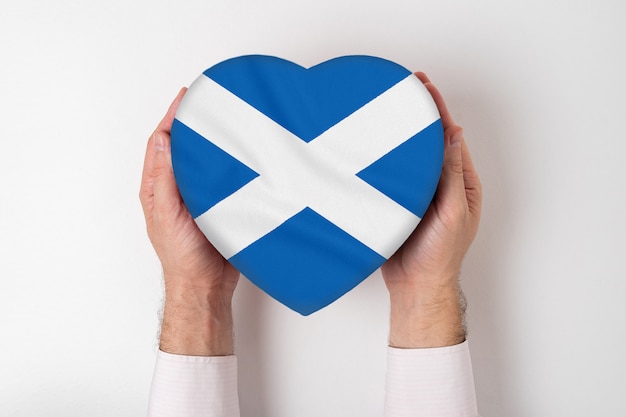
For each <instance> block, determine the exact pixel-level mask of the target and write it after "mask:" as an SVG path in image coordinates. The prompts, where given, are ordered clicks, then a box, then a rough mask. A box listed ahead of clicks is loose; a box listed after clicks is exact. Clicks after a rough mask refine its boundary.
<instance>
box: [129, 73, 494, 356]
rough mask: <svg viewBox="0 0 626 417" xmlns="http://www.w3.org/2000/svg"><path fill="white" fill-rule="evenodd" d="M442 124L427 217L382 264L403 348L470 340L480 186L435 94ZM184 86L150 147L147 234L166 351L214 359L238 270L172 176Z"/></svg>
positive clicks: (226, 328) (227, 342)
mask: <svg viewBox="0 0 626 417" xmlns="http://www.w3.org/2000/svg"><path fill="white" fill-rule="evenodd" d="M416 75H417V77H418V78H419V79H420V80H421V81H422V82H423V83H424V85H425V86H426V88H427V89H428V91H429V92H430V94H431V95H432V96H433V99H434V100H435V103H436V104H437V107H438V109H439V113H440V115H441V118H442V122H443V127H444V138H445V153H444V164H443V171H442V174H441V179H440V182H439V186H438V188H437V192H436V194H435V197H434V199H433V201H432V203H431V205H430V207H429V209H428V211H427V212H426V214H425V215H424V218H423V219H422V221H421V222H420V224H419V225H418V227H417V228H416V229H415V231H414V232H413V234H412V235H411V236H410V237H409V239H408V240H407V241H406V242H405V243H404V244H403V245H402V247H400V249H398V251H397V252H396V253H395V254H394V255H393V256H392V257H391V258H390V259H389V260H388V261H387V262H386V263H385V264H384V265H383V266H382V268H381V269H382V273H383V277H384V280H385V284H386V286H387V289H388V290H389V294H390V301H391V317H390V337H389V343H390V345H391V346H394V347H401V348H425V347H438V346H450V345H454V344H458V343H460V342H462V341H463V340H464V338H465V331H464V328H463V305H462V304H463V303H462V301H461V297H460V288H459V275H460V270H461V262H462V260H463V257H464V256H465V253H466V252H467V250H468V249H469V246H470V244H471V242H472V241H473V239H474V236H475V235H476V231H477V230H478V223H479V219H480V211H481V200H482V189H481V184H480V180H479V178H478V174H477V173H476V170H475V169H474V165H473V163H472V160H471V157H470V154H469V150H468V148H467V145H466V143H465V140H464V138H463V130H462V129H461V127H459V126H457V125H456V124H455V123H454V121H453V120H452V117H451V116H450V112H449V111H448V109H447V107H446V104H445V102H444V100H443V97H442V96H441V94H440V92H439V91H438V90H437V88H436V87H435V86H434V85H433V84H432V83H431V82H430V80H429V79H428V77H427V76H426V74H424V73H417V74H416ZM185 91H186V89H184V88H183V89H182V90H181V91H180V92H179V93H178V96H177V97H176V99H175V100H174V102H173V103H172V104H171V105H170V108H169V109H168V111H167V114H166V115H165V117H164V118H163V120H161V122H160V123H159V125H158V126H157V128H156V130H155V131H154V133H153V134H152V135H151V136H150V139H149V141H148V148H147V151H146V157H145V162H144V169H143V177H142V181H141V190H140V193H139V196H140V200H141V204H142V207H143V210H144V215H145V218H146V226H147V230H148V236H149V238H150V241H151V242H152V245H153V246H154V249H155V251H156V253H157V255H158V257H159V259H160V261H161V264H162V266H163V274H164V279H165V308H164V312H163V323H162V328H161V340H160V348H161V350H163V351H165V352H169V353H177V354H186V355H200V356H217V355H230V354H232V353H233V350H234V348H233V338H232V308H231V303H232V297H233V293H234V291H235V287H236V286H237V281H238V279H239V272H238V271H237V270H236V269H235V268H234V267H233V266H232V265H231V264H230V263H229V262H228V261H226V259H224V258H223V257H222V256H221V255H220V254H219V252H217V250H216V249H215V248H214V247H213V245H211V243H209V241H208V240H207V239H206V237H205V236H204V234H203V233H202V232H201V231H200V229H199V228H198V226H197V225H196V223H195V222H194V220H193V218H192V217H191V215H190V214H189V211H188V210H187V208H186V207H185V205H184V203H183V201H182V199H181V197H180V194H179V192H178V188H177V186H176V182H175V180H174V173H173V170H172V162H171V154H170V129H171V126H172V122H173V120H174V115H175V113H176V109H177V108H178V104H179V103H180V101H181V100H182V97H183V95H184V94H185Z"/></svg>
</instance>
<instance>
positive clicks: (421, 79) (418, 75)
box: [415, 71, 430, 84]
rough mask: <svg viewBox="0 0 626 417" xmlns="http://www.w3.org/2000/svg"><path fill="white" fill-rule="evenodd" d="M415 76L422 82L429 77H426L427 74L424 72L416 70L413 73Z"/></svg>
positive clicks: (425, 81)
mask: <svg viewBox="0 0 626 417" xmlns="http://www.w3.org/2000/svg"><path fill="white" fill-rule="evenodd" d="M415 76H416V77H417V78H419V80H420V81H421V82H422V83H424V84H426V83H429V82H430V79H429V78H428V75H426V73H425V72H421V71H418V72H416V73H415Z"/></svg>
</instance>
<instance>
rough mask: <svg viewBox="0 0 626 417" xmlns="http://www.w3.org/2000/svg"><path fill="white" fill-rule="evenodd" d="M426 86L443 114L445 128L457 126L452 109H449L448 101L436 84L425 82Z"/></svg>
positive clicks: (442, 120) (442, 121) (442, 119)
mask: <svg viewBox="0 0 626 417" xmlns="http://www.w3.org/2000/svg"><path fill="white" fill-rule="evenodd" d="M424 86H425V87H426V88H427V89H428V92H429V93H430V95H431V96H432V97H433V100H434V101H435V104H436V105H437V109H438V110H439V115H440V116H441V123H442V124H443V129H444V130H446V129H448V128H451V127H454V126H456V124H455V123H454V120H452V115H451V114H450V111H449V110H448V106H447V105H446V102H445V100H444V99H443V96H442V95H441V93H440V92H439V90H438V89H437V87H435V85H434V84H433V83H430V82H429V83H426V84H424Z"/></svg>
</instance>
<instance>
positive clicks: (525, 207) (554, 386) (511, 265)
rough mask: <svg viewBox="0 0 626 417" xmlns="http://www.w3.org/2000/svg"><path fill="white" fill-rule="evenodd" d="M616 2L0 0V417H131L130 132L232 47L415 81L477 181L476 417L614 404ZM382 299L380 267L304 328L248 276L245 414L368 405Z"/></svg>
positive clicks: (139, 149) (618, 166) (320, 412)
mask: <svg viewBox="0 0 626 417" xmlns="http://www.w3.org/2000/svg"><path fill="white" fill-rule="evenodd" d="M625 4H626V3H624V2H622V1H620V0H597V1H594V2H591V1H587V2H585V1H571V0H568V1H566V0H560V1H555V0H549V1H545V0H542V1H538V0H530V1H516V2H503V1H498V0H477V1H462V0H457V1H435V0H431V1H428V2H425V1H408V0H407V1H400V0H395V1H386V2H382V1H380V2H373V1H362V0H361V1H357V0H348V1H345V0H344V1H337V0H317V1H309V2H296V1H237V0H235V1H217V0H213V1H203V2H201V1H190V0H186V1H147V0H142V1H122V0H110V1H106V2H105V1H101V2H94V1H85V0H57V1H44V0H30V1H29V0H25V1H11V2H9V1H6V0H3V1H2V7H1V8H0V120H1V124H0V141H1V142H0V143H1V146H0V186H1V188H0V192H1V193H0V279H1V280H2V281H1V286H0V415H2V416H7V417H13V416H29V417H30V416H66V417H67V416H92V417H97V416H141V415H144V414H145V409H146V404H147V399H148V391H149V385H150V379H151V374H152V367H153V364H154V359H155V353H156V339H155V337H156V332H157V326H158V319H157V312H158V310H159V308H160V305H161V297H162V290H161V283H160V281H161V277H160V270H159V264H158V262H157V259H156V257H155V256H154V254H153V251H152V249H151V247H150V244H149V242H148V240H147V237H146V235H145V230H144V222H143V218H142V213H141V209H140V205H139V201H138V198H137V193H138V187H139V178H140V172H141V165H142V161H143V153H144V149H145V143H146V139H147V137H148V135H149V134H150V132H151V130H152V129H153V128H154V127H155V126H156V124H157V122H158V120H159V119H160V118H161V116H162V115H163V113H164V112H165V110H166V108H167V106H168V105H169V103H170V101H171V100H172V99H173V98H174V96H175V95H176V93H177V91H178V89H179V88H180V87H181V86H182V85H188V84H189V83H190V82H191V81H192V80H193V79H195V77H196V76H197V75H198V74H200V72H202V71H203V70H204V69H205V68H207V67H209V66H211V65H213V64H215V63H217V62H219V61H221V60H223V59H226V58H230V57H233V56H238V55H242V54H249V53H262V54H271V55H277V56H280V57H283V58H287V59H290V60H293V61H295V62H297V63H300V64H302V65H305V66H310V65H314V64H316V63H319V62H321V61H324V60H327V59H329V58H332V57H335V56H341V55H348V54H370V55H376V56H381V57H384V58H387V59H391V60H393V61H396V62H398V63H400V64H402V65H404V66H406V67H407V68H411V69H414V70H424V71H426V72H427V73H428V74H429V75H430V76H431V79H432V80H433V81H434V82H435V83H436V84H437V85H438V86H439V87H440V89H441V90H442V92H443V94H444V96H445V97H446V99H447V101H448V104H449V106H450V108H451V110H452V113H453V115H454V117H455V119H456V120H457V122H458V123H459V124H461V125H463V126H464V127H465V133H466V136H467V140H468V142H469V143H470V147H471V150H472V153H473V155H474V158H475V162H476V165H477V167H478V169H479V171H480V174H481V176H482V180H483V182H484V191H485V201H484V214H483V221H482V226H481V230H480V232H479V235H478V237H477V239H476V241H475V243H474V246H473V248H472V250H471V251H470V253H469V255H468V257H467V259H466V262H465V265H464V272H463V277H462V280H463V285H464V288H465V291H466V294H467V297H468V299H469V303H470V308H469V326H470V337H469V338H470V343H471V349H472V355H473V359H474V372H475V379H476V385H477V392H478V401H479V407H480V410H481V413H482V415H483V417H498V416H508V417H516V416H532V417H542V416H546V417H547V416H580V417H582V416H585V417H586V416H617V415H626V402H624V393H626V358H625V357H624V351H625V348H626V306H625V301H626V266H625V257H626V256H625V255H626V220H625V219H624V215H625V213H626V173H625V172H624V171H625V168H624V163H625V158H626V135H625V134H624V114H625V113H626V104H625V101H624V94H625V93H626V82H625V81H624V74H625V73H626V60H625V56H624V55H625V52H624V41H625V40H626V25H624V17H625V15H626V13H625V12H626V6H625ZM387 309H388V304H387V294H386V291H385V289H384V285H383V283H382V279H381V277H380V275H379V274H378V273H376V274H374V276H372V277H370V278H369V279H368V280H366V281H365V282H364V283H363V284H362V285H360V286H359V287H357V289H355V290H354V291H352V292H351V293H349V294H348V295H347V296H346V297H344V298H342V299H341V300H339V301H338V302H337V303H335V304H333V305H332V306H331V307H329V308H327V309H325V310H322V311H321V312H319V313H316V314H314V315H313V316H310V317H308V318H302V317H300V316H298V315H297V314H295V313H292V312H291V311H288V310H287V309H286V308H284V307H282V306H281V305H279V304H277V303H276V302H274V301H272V300H270V299H268V297H266V296H265V295H263V294H262V293H260V292H259V291H258V290H256V289H255V288H254V287H252V285H251V284H249V283H248V282H247V281H246V280H242V282H241V283H240V286H239V288H238V292H237V294H236V325H237V349H238V353H239V357H240V359H239V360H240V391H241V394H240V396H241V404H242V414H243V416H244V417H293V416H299V417H320V416H329V417H334V416H362V417H365V416H381V415H382V401H383V390H384V381H383V379H384V373H385V344H386V337H387V314H388V313H387Z"/></svg>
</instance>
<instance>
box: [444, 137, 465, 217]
mask: <svg viewBox="0 0 626 417" xmlns="http://www.w3.org/2000/svg"><path fill="white" fill-rule="evenodd" d="M444 140H445V148H444V161H443V169H442V172H441V180H440V183H439V187H438V189H437V194H438V198H440V199H441V200H442V201H443V202H445V203H444V204H446V205H447V204H449V202H451V204H454V205H456V204H458V202H459V201H463V202H465V184H464V178H463V150H462V147H463V146H462V142H463V129H462V128H460V127H459V126H456V127H455V128H453V129H448V130H447V131H446V134H445V139H444ZM464 204H465V203H464Z"/></svg>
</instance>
